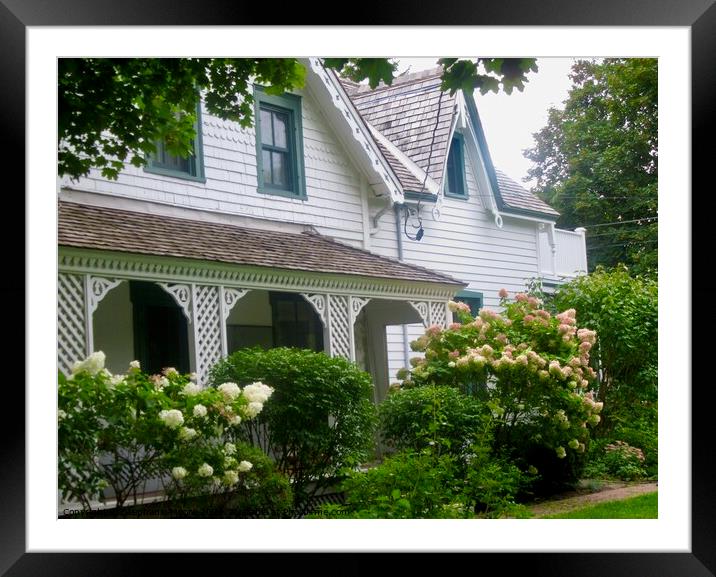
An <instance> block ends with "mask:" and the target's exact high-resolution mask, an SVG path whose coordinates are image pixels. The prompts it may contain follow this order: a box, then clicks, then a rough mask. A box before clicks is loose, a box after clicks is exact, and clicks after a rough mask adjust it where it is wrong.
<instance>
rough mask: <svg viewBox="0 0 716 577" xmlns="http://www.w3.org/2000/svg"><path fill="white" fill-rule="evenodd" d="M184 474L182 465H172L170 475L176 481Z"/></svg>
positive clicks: (185, 472) (185, 474) (185, 473)
mask: <svg viewBox="0 0 716 577" xmlns="http://www.w3.org/2000/svg"><path fill="white" fill-rule="evenodd" d="M186 476H187V471H186V469H185V468H184V467H174V468H173V469H172V477H174V478H175V479H176V480H177V481H181V480H182V479H183V478H184V477H186Z"/></svg>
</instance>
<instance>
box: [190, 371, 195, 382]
mask: <svg viewBox="0 0 716 577" xmlns="http://www.w3.org/2000/svg"><path fill="white" fill-rule="evenodd" d="M189 380H190V381H194V382H195V383H196V373H189Z"/></svg>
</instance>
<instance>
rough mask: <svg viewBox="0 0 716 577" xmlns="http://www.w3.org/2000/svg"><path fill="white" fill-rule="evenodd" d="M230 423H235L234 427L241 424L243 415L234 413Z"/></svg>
mask: <svg viewBox="0 0 716 577" xmlns="http://www.w3.org/2000/svg"><path fill="white" fill-rule="evenodd" d="M229 424H230V425H233V426H234V427H236V426H238V425H240V424H241V417H240V416H239V415H234V416H233V417H231V418H230V419H229Z"/></svg>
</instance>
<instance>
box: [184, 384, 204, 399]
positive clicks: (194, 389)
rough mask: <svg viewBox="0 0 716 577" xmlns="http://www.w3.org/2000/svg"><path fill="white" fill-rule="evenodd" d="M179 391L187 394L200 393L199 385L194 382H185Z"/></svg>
mask: <svg viewBox="0 0 716 577" xmlns="http://www.w3.org/2000/svg"><path fill="white" fill-rule="evenodd" d="M181 392H182V394H183V395H187V396H192V395H197V394H199V393H201V387H200V386H199V385H197V384H196V383H187V384H186V385H185V386H184V388H183V389H182V391H181Z"/></svg>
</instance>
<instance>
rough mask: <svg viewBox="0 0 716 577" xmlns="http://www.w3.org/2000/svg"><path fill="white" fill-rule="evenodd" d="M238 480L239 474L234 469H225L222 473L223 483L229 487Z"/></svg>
mask: <svg viewBox="0 0 716 577" xmlns="http://www.w3.org/2000/svg"><path fill="white" fill-rule="evenodd" d="M238 482H239V474H238V473H237V472H236V471H226V472H225V473H224V483H226V484H227V485H228V486H229V487H231V486H232V485H236V483H238Z"/></svg>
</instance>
